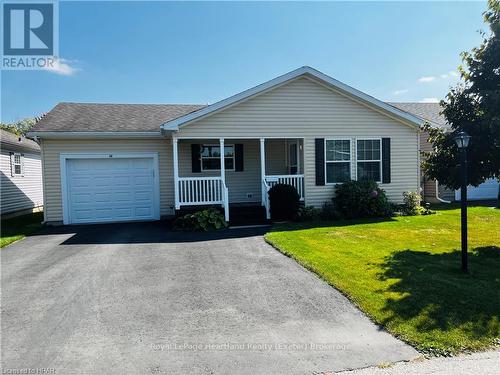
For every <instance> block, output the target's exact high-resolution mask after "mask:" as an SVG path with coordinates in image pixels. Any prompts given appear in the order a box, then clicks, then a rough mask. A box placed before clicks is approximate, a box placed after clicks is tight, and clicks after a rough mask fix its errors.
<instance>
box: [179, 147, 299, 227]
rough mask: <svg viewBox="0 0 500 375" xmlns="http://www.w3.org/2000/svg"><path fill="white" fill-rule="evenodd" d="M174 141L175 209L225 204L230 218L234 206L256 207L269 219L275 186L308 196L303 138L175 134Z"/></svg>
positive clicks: (222, 205)
mask: <svg viewBox="0 0 500 375" xmlns="http://www.w3.org/2000/svg"><path fill="white" fill-rule="evenodd" d="M172 144H173V164H174V165H173V169H174V180H175V184H174V186H175V209H176V210H180V209H181V208H183V207H184V208H186V207H189V206H210V205H212V206H213V205H220V206H221V207H223V209H224V214H225V219H226V221H229V220H230V210H229V205H230V204H231V205H236V204H245V205H256V206H263V207H264V209H265V212H266V217H267V218H268V219H269V218H270V212H269V208H270V207H269V199H268V191H269V189H270V188H271V187H272V186H273V185H275V184H278V183H283V184H289V185H292V186H294V187H295V188H296V189H297V192H298V193H299V196H300V198H301V200H304V198H305V195H304V190H305V189H304V172H303V170H304V169H303V165H304V155H303V154H304V152H303V149H304V146H303V139H296V138H293V139H292V138H268V139H265V138H252V139H248V138H245V139H234V138H231V139H226V138H217V139H208V138H207V139H189V138H173V141H172ZM221 150H224V152H223V153H221ZM221 155H223V157H221Z"/></svg>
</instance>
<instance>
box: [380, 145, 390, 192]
mask: <svg viewBox="0 0 500 375" xmlns="http://www.w3.org/2000/svg"><path fill="white" fill-rule="evenodd" d="M390 182H391V139H390V138H382V183H383V184H389V183H390Z"/></svg>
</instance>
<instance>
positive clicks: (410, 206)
mask: <svg viewBox="0 0 500 375" xmlns="http://www.w3.org/2000/svg"><path fill="white" fill-rule="evenodd" d="M421 201H422V196H421V195H420V194H419V193H417V192H415V191H405V192H404V193H403V207H402V209H403V213H404V214H405V215H407V216H415V215H420V211H421V209H422V208H423V207H422V206H421V205H420V202H421Z"/></svg>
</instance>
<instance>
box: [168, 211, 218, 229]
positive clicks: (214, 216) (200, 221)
mask: <svg viewBox="0 0 500 375" xmlns="http://www.w3.org/2000/svg"><path fill="white" fill-rule="evenodd" d="M226 227H227V222H226V221H225V220H224V215H223V214H222V213H221V212H220V211H219V210H216V209H215V208H209V209H208V210H203V211H198V212H195V213H192V214H186V215H184V216H181V217H178V218H177V219H176V220H175V222H174V228H175V229H178V230H184V231H196V232H208V231H209V230H217V229H222V228H226Z"/></svg>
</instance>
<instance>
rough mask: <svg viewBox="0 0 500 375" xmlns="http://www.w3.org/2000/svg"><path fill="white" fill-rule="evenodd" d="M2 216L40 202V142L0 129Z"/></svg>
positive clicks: (36, 206) (38, 206)
mask: <svg viewBox="0 0 500 375" xmlns="http://www.w3.org/2000/svg"><path fill="white" fill-rule="evenodd" d="M0 136H1V139H0V141H1V144H0V146H1V163H0V171H1V173H2V176H1V191H2V193H1V204H0V213H1V215H2V217H8V216H15V215H18V214H22V213H28V212H32V211H35V210H38V209H41V208H42V206H43V189H42V164H41V157H40V146H39V145H38V143H36V142H35V141H32V140H31V139H27V138H25V137H22V136H18V135H16V134H13V133H10V132H8V131H5V130H3V129H0Z"/></svg>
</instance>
